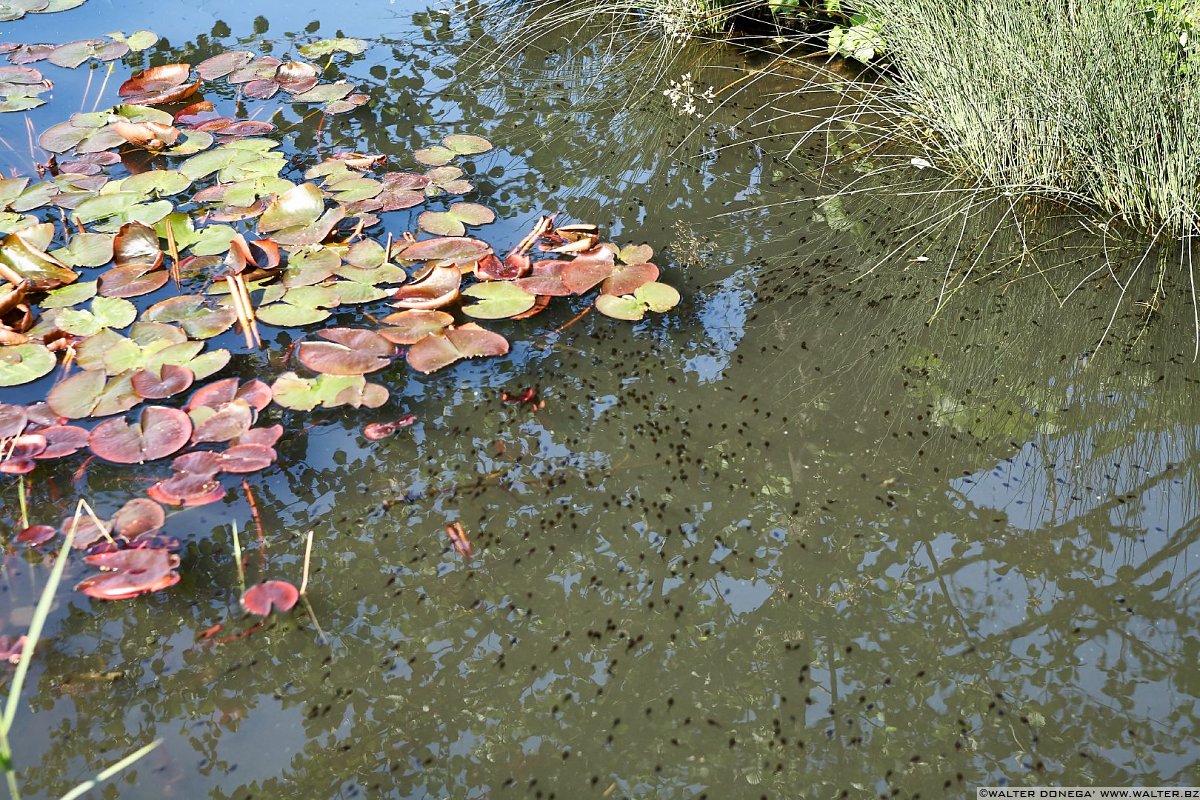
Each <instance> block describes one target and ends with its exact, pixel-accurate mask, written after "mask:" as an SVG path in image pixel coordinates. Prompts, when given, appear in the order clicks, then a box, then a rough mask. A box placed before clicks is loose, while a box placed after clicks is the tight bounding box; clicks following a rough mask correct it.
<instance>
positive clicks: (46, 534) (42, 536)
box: [17, 525, 58, 638]
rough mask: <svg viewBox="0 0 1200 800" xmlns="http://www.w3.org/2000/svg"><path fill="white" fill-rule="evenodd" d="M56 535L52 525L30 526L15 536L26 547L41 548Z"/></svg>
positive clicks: (56, 531) (56, 530)
mask: <svg viewBox="0 0 1200 800" xmlns="http://www.w3.org/2000/svg"><path fill="white" fill-rule="evenodd" d="M57 535H58V528H55V527H54V526H53V525H30V526H29V527H28V528H25V529H24V530H22V531H21V532H20V533H18V534H17V541H18V542H20V543H21V544H23V545H25V546H27V547H41V546H42V545H44V544H45V543H46V542H48V541H50V540H51V539H53V538H54V537H55V536H57ZM22 638H24V637H22Z"/></svg>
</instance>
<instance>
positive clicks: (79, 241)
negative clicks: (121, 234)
mask: <svg viewBox="0 0 1200 800" xmlns="http://www.w3.org/2000/svg"><path fill="white" fill-rule="evenodd" d="M51 255H52V256H54V257H55V258H57V259H58V260H59V261H62V262H63V263H64V264H70V265H71V266H73V267H102V266H104V265H105V264H107V263H108V262H109V261H112V257H113V237H112V236H111V235H109V234H107V233H76V234H75V235H74V236H72V237H71V241H70V242H69V243H68V244H67V246H66V247H61V248H59V249H58V250H55V251H54V252H53V253H51Z"/></svg>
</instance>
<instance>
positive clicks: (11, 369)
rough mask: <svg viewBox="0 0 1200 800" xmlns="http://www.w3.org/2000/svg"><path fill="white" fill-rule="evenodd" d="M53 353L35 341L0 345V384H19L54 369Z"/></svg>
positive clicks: (35, 378)
mask: <svg viewBox="0 0 1200 800" xmlns="http://www.w3.org/2000/svg"><path fill="white" fill-rule="evenodd" d="M55 363H57V362H56V360H55V358H54V354H53V353H51V352H50V351H49V350H47V349H46V347H45V345H41V344H37V343H35V342H28V343H26V344H17V345H8V346H6V347H0V386H20V385H21V384H23V383H29V382H30V381H34V380H37V379H38V378H40V377H42V376H43V375H45V374H47V373H48V372H50V371H51V370H52V369H54V365H55Z"/></svg>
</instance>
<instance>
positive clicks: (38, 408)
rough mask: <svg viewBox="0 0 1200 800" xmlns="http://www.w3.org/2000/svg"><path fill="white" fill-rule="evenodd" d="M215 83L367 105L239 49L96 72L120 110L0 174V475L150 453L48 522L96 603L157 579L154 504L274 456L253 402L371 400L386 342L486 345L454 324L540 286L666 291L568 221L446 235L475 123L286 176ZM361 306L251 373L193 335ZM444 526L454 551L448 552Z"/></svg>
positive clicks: (469, 211)
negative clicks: (93, 571) (135, 69)
mask: <svg viewBox="0 0 1200 800" xmlns="http://www.w3.org/2000/svg"><path fill="white" fill-rule="evenodd" d="M10 5H11V4H10ZM26 5H30V6H32V5H36V3H27V4H26ZM28 10H34V9H33V8H32V7H30V8H29V9H28ZM153 40H154V37H153V34H148V33H147V32H139V33H137V34H133V35H131V36H129V37H124V36H121V35H119V34H113V35H110V37H109V38H108V39H107V40H87V41H86V42H73V43H70V44H69V45H61V46H51V45H11V46H7V45H6V46H5V51H6V52H7V53H8V56H9V58H10V60H13V61H21V62H22V63H24V62H28V61H37V60H41V59H46V60H49V61H51V62H52V63H55V64H59V65H62V66H75V65H78V64H80V63H83V61H85V60H87V59H89V58H94V59H100V60H111V59H112V58H118V57H120V55H123V54H124V53H125V52H128V51H129V50H130V49H141V48H144V47H148V46H149V45H150V44H152V43H153ZM365 46H366V45H365V43H364V42H361V41H360V40H353V39H336V40H324V41H322V42H314V43H312V44H310V45H306V46H305V47H302V48H301V49H300V52H301V54H302V55H304V56H305V57H308V58H319V57H324V56H330V55H332V54H334V53H338V52H347V53H358V52H362V50H363V49H365ZM114 54H115V55H114ZM218 82H223V83H224V84H225V85H227V86H230V87H234V88H235V89H236V92H237V94H238V97H239V99H240V100H242V101H245V100H248V99H250V100H264V101H265V100H268V99H271V98H274V97H277V96H278V97H283V98H286V101H287V102H289V103H313V104H319V105H321V107H322V109H321V110H322V113H324V114H338V113H345V112H349V111H353V110H354V109H355V108H357V107H358V106H359V105H361V104H362V103H363V102H365V101H366V99H367V98H366V96H365V95H362V94H359V93H357V92H356V91H355V89H354V87H353V86H352V85H351V84H349V83H344V82H337V83H324V82H322V80H321V70H319V69H318V68H317V67H315V66H313V65H312V64H309V63H308V62H306V61H299V60H291V61H284V60H280V59H278V58H275V57H272V56H255V55H254V54H253V53H250V52H247V51H231V52H226V53H222V54H219V55H217V56H214V57H212V58H209V59H207V60H206V61H203V62H201V63H199V64H197V65H194V66H193V65H191V64H188V63H174V64H163V65H157V66H152V67H150V68H148V69H146V70H144V71H142V72H139V73H137V74H135V75H133V76H131V77H130V78H129V79H128V80H126V81H124V83H122V84H121V86H120V89H119V94H120V95H121V97H122V98H123V103H122V104H120V105H117V106H114V107H112V108H110V109H107V110H103V111H96V112H91V113H86V112H85V113H77V114H74V115H72V116H71V118H70V119H68V120H66V121H64V122H62V123H59V124H57V125H54V126H52V127H50V128H48V129H46V130H45V131H43V132H42V133H41V135H40V136H39V137H38V141H39V143H40V145H41V146H42V147H43V148H44V149H45V150H46V151H48V152H49V153H52V154H53V156H52V157H51V158H50V160H49V162H48V163H47V164H45V165H43V170H44V174H42V176H41V179H40V180H39V179H34V178H26V177H19V178H9V179H2V180H0V236H2V237H3V239H2V240H0V386H18V385H23V384H29V383H32V382H34V381H38V380H39V379H43V378H45V379H46V380H45V386H46V389H45V393H44V395H43V396H42V397H43V399H42V400H40V401H38V402H34V403H32V404H29V405H15V404H0V472H3V473H7V474H16V475H20V474H25V473H28V472H30V471H32V470H34V469H35V468H36V467H37V465H38V464H39V463H40V462H43V461H46V460H50V459H57V458H63V457H66V456H70V455H73V454H75V453H78V452H88V453H90V454H91V455H92V456H94V457H97V458H99V459H102V460H103V461H105V462H109V463H113V464H146V463H152V462H161V461H165V460H166V459H171V460H170V462H169V463H170V470H169V472H168V471H166V470H164V471H163V472H162V473H161V474H160V475H159V477H158V479H157V480H156V481H155V482H153V483H152V484H151V485H150V486H149V487H148V488H147V490H146V494H147V497H139V498H134V499H132V500H130V501H129V503H127V504H126V506H125V507H123V508H122V509H121V510H120V511H119V512H118V513H117V515H116V516H115V517H114V518H113V519H112V520H109V521H107V522H105V521H101V520H98V519H95V518H90V517H89V518H88V519H71V520H68V521H67V522H65V523H63V524H64V525H70V526H72V528H73V529H74V530H75V531H76V534H75V542H76V546H78V547H81V548H84V549H87V551H88V555H87V560H88V562H89V563H91V564H93V565H95V566H97V567H99V568H100V570H101V572H100V573H99V574H98V575H95V576H93V577H91V578H88V579H86V580H85V581H84V582H83V583H82V584H80V587H79V588H80V589H81V590H82V591H84V592H86V593H87V594H89V595H90V596H92V597H95V598H99V599H122V598H129V597H134V596H136V595H139V594H142V593H145V592H153V591H157V590H160V589H163V588H166V587H168V586H171V585H173V584H174V583H176V582H177V581H178V580H179V575H178V572H177V571H176V569H177V567H178V565H179V559H178V557H177V556H176V555H175V554H174V552H173V551H174V550H175V549H177V546H178V543H177V542H175V541H173V540H169V539H166V538H165V537H163V536H162V535H161V533H160V530H161V528H162V527H163V525H164V524H165V520H166V515H165V512H164V510H163V507H164V506H177V507H186V506H196V505H203V504H206V503H212V502H215V501H217V500H220V499H221V498H222V497H224V495H225V491H226V489H225V483H224V482H223V476H227V475H244V474H247V473H252V472H257V471H259V470H262V469H265V468H267V467H268V466H270V465H271V464H273V463H274V462H275V461H276V459H277V457H278V454H277V452H276V450H275V445H276V443H277V442H278V440H279V438H280V437H281V435H282V434H283V430H284V429H283V427H282V425H280V424H268V423H267V422H265V421H263V420H262V419H260V417H262V416H263V415H265V414H267V413H270V411H269V409H270V407H271V406H272V405H274V406H277V407H280V408H283V409H288V410H290V411H293V412H309V411H313V410H314V409H317V408H335V407H338V406H350V407H353V408H359V407H366V408H377V407H379V406H382V405H383V404H384V403H386V402H387V400H388V395H389V393H388V390H387V388H386V387H385V386H383V385H381V384H379V383H375V382H372V381H371V380H369V379H368V376H374V375H375V374H377V373H381V372H383V371H384V370H387V369H390V368H393V367H394V366H395V365H396V363H397V362H399V361H401V360H403V361H405V362H406V363H407V364H408V366H409V367H410V368H412V369H414V370H416V371H417V372H420V373H432V372H435V371H437V370H440V369H444V368H446V367H449V366H450V365H452V364H454V363H456V362H458V361H461V360H463V359H470V358H480V357H488V356H501V355H504V354H506V353H507V352H508V350H509V341H508V339H507V338H505V336H503V335H501V334H500V333H498V332H495V331H492V330H488V329H486V328H484V327H481V326H480V325H479V324H478V323H477V322H475V321H473V320H488V321H492V320H519V319H524V318H527V317H530V316H533V315H535V314H538V313H541V312H542V311H543V310H545V309H546V308H547V307H548V305H549V303H550V301H551V299H552V298H554V297H563V296H584V295H588V294H591V293H593V292H597V290H598V292H597V293H596V295H595V299H594V301H593V304H594V307H595V308H596V310H597V311H599V312H600V313H602V314H605V315H607V316H610V317H614V318H617V319H628V320H637V319H641V318H642V317H643V316H644V315H645V314H646V313H647V312H662V311H666V310H668V309H670V308H672V307H673V306H675V305H676V304H677V303H678V302H679V299H680V298H679V294H678V292H676V291H675V290H674V289H672V288H670V287H669V286H666V285H665V284H662V283H659V282H658V281H657V279H658V277H659V270H658V267H657V266H655V265H654V264H653V263H652V262H651V260H650V259H651V258H652V257H653V251H652V250H651V249H650V248H649V247H648V246H645V245H639V246H631V247H624V248H622V247H618V246H617V245H615V244H611V243H608V242H604V241H601V238H600V235H599V232H598V230H597V229H596V227H595V226H592V225H566V226H557V227H556V225H555V218H554V217H553V216H544V217H542V218H541V219H540V220H539V222H538V223H537V225H536V226H535V227H534V228H533V230H531V231H530V232H529V235H528V236H526V237H525V238H524V239H523V240H522V241H521V242H519V243H517V244H516V245H515V246H514V247H512V248H511V249H510V250H509V251H508V252H507V253H506V254H505V255H504V256H503V257H501V256H500V255H498V254H497V253H496V252H495V251H494V250H493V248H492V246H491V245H490V244H488V243H487V242H485V241H483V240H482V239H478V238H474V237H473V236H469V235H467V229H468V228H473V227H478V226H482V225H486V224H488V223H490V222H493V221H494V220H495V214H494V212H493V211H492V210H491V209H489V208H487V207H486V206H484V205H481V204H479V203H476V202H469V201H459V200H452V199H450V198H454V197H461V196H463V195H467V194H470V193H471V192H473V191H474V186H473V185H472V184H471V183H470V181H469V180H467V178H466V172H465V171H464V170H463V169H462V168H461V167H459V166H456V165H453V164H451V162H452V161H454V160H455V159H458V158H469V157H474V156H479V155H482V154H484V153H487V152H489V151H490V150H491V149H492V145H491V143H490V142H489V141H488V140H486V139H484V138H482V137H480V136H474V135H463V134H454V135H450V136H446V137H444V138H443V139H441V141H440V142H439V143H437V144H434V145H432V146H430V147H427V148H424V149H422V150H419V151H417V152H416V153H414V154H413V156H414V159H415V161H417V162H418V163H420V164H422V165H424V166H425V167H426V168H427V169H426V170H425V171H423V172H420V171H394V170H391V169H389V166H388V160H387V159H386V158H385V157H383V156H379V155H373V154H361V153H339V154H335V155H332V156H330V157H328V158H326V159H325V160H323V161H321V162H320V163H317V164H315V165H314V166H312V167H311V168H309V169H308V170H307V171H306V172H305V173H304V174H303V176H302V179H299V180H292V179H290V178H289V177H285V175H288V174H293V175H294V173H290V172H288V168H289V166H290V165H289V161H288V159H287V158H286V157H285V155H284V154H283V152H281V150H280V141H278V140H277V139H274V138H268V134H272V133H274V132H275V130H276V129H275V126H274V125H273V124H272V123H269V122H264V121H257V120H253V119H244V118H234V117H230V116H224V115H222V114H220V113H219V112H218V111H217V109H216V106H215V105H214V103H212V102H211V101H209V100H207V99H205V92H206V90H207V89H208V88H210V87H211V86H212V85H213V84H214V83H218ZM48 86H49V84H48V82H45V81H44V79H42V77H41V75H40V74H39V73H37V72H36V70H33V69H32V68H29V67H24V66H20V65H16V66H13V67H5V68H0V96H3V98H4V99H3V101H0V102H4V103H15V104H16V105H17V106H21V105H24V107H26V108H28V107H33V106H32V105H30V104H31V103H32V104H35V105H36V104H37V103H39V102H40V99H39V98H37V97H36V95H37V93H38V91H40V89H39V87H41V88H47V87H48ZM5 87H10V88H5ZM5 92H7V93H6V94H4V93H5ZM430 201H437V202H439V203H442V204H444V207H443V208H442V210H434V209H430V210H427V211H423V212H421V213H420V214H419V216H418V217H417V228H418V230H420V231H424V232H426V233H429V234H432V235H433V237H432V238H425V239H418V238H417V237H416V235H415V234H414V233H405V234H403V236H401V237H400V238H398V239H394V238H393V237H392V236H391V235H388V236H387V237H386V241H383V242H381V241H379V240H378V239H377V238H373V237H371V236H368V235H367V234H366V232H367V231H368V230H369V229H372V228H376V226H379V225H380V223H381V222H382V215H385V214H388V213H391V212H395V211H401V210H405V209H410V208H415V207H417V206H421V205H424V204H426V203H427V202H430ZM538 253H540V257H539V256H536V255H531V254H538ZM384 301H386V302H388V303H390V306H391V308H392V309H394V310H389V311H388V312H386V313H382V314H362V315H361V316H362V317H363V318H365V319H369V320H370V321H371V325H370V326H364V325H359V326H345V325H334V326H331V327H326V328H324V329H314V330H313V331H312V334H311V335H310V336H306V337H305V338H304V339H303V340H302V341H300V342H298V343H297V344H296V345H295V346H294V347H293V348H292V349H291V350H290V352H289V353H288V354H287V355H286V357H285V361H286V362H287V364H286V367H285V370H286V371H283V372H282V373H281V374H278V375H277V376H275V377H274V378H273V379H270V378H268V380H269V381H270V382H269V383H268V382H267V381H262V380H251V381H248V382H245V383H240V384H239V382H238V380H237V379H236V378H231V377H226V378H221V377H220V373H221V372H222V370H224V369H225V368H226V366H227V365H228V363H229V362H230V360H231V358H232V352H231V350H230V348H229V347H228V346H226V347H214V346H210V341H211V340H214V339H216V338H217V337H220V336H221V335H222V334H224V333H226V332H227V331H230V330H231V329H233V328H235V326H236V327H237V328H238V329H239V330H240V331H241V333H242V335H243V336H244V337H245V340H246V347H247V349H252V348H257V347H259V346H261V339H260V338H259V332H258V326H259V324H263V325H269V326H273V327H277V328H302V327H308V326H315V325H317V324H319V323H322V322H325V321H326V320H328V319H330V317H332V316H333V315H334V314H335V313H337V312H339V310H342V311H343V313H342V314H341V316H343V317H345V316H348V314H346V313H345V311H346V310H347V309H350V308H353V307H355V306H361V305H365V304H372V303H383V302H384ZM228 338H229V337H226V339H228ZM288 367H290V369H287V368H288ZM56 370H57V372H58V374H57V377H55V378H54V379H53V380H51V379H50V378H49V377H47V376H50V375H51V373H54V372H56ZM35 391H36V389H35ZM185 396H186V398H187V399H186V402H184V401H183V400H182V398H184V397H185ZM139 407H140V408H139ZM274 413H278V412H274ZM93 420H101V421H99V422H94V421H93ZM413 421H414V417H412V416H411V415H405V416H402V417H400V418H399V419H397V420H396V421H394V422H391V423H374V424H373V425H370V426H367V429H366V430H365V431H364V435H365V436H366V437H367V438H368V439H370V440H378V439H383V438H385V437H387V436H390V435H392V434H393V433H395V432H396V431H397V430H398V429H400V428H403V427H405V426H407V425H410V424H412V422H413ZM63 531H64V527H63V526H62V525H60V526H57V527H56V526H50V525H45V524H37V525H31V526H29V527H28V528H26V529H25V530H23V531H22V532H21V533H20V534H19V535H18V541H20V542H22V543H24V544H26V545H28V546H30V547H40V546H43V545H45V544H47V543H49V542H51V541H53V540H54V539H55V538H56V537H57V535H58V534H59V533H60V532H63ZM455 533H458V534H461V531H455ZM460 538H461V541H462V542H465V544H459V543H458V542H459V540H457V539H456V547H458V548H459V549H460V552H464V554H466V555H469V552H470V544H469V541H468V540H466V537H465V534H462V535H461V537H460ZM293 591H294V590H293ZM294 602H295V598H294V597H292V596H291V595H290V593H288V592H286V591H283V590H281V589H280V587H278V586H272V585H270V584H263V585H261V586H260V587H255V588H254V589H252V590H251V591H249V592H247V593H246V595H245V597H244V598H243V603H244V604H245V606H246V608H247V609H248V610H251V611H252V612H254V613H257V614H264V615H265V614H266V613H269V611H270V609H271V608H272V606H274V607H275V608H279V609H286V608H290V607H291V604H292V603H294Z"/></svg>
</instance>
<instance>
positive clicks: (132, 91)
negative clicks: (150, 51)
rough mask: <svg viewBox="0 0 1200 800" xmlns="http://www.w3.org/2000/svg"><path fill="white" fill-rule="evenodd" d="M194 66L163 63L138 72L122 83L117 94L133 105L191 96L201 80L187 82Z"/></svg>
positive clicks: (168, 101) (152, 103) (169, 101)
mask: <svg viewBox="0 0 1200 800" xmlns="http://www.w3.org/2000/svg"><path fill="white" fill-rule="evenodd" d="M191 72H192V68H191V66H190V65H188V64H162V65H160V66H157V67H150V68H149V69H145V70H142V71H141V72H139V73H136V74H135V75H134V76H133V77H131V78H130V79H129V80H127V81H125V82H124V83H122V84H121V88H120V89H118V90H117V94H119V95H121V97H124V98H126V100H125V102H126V103H130V104H131V105H139V106H151V105H158V104H160V103H173V102H176V101H177V100H184V99H186V98H188V97H191V96H192V95H193V94H195V93H196V91H197V90H198V89H199V88H200V83H201V82H200V81H196V82H195V83H194V84H189V83H187V79H188V77H189V76H190V75H191Z"/></svg>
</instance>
